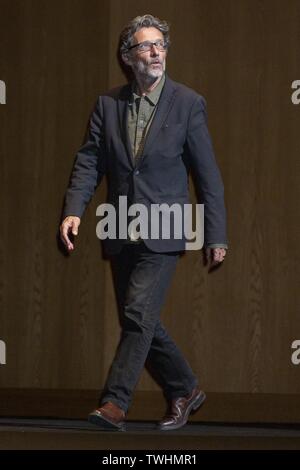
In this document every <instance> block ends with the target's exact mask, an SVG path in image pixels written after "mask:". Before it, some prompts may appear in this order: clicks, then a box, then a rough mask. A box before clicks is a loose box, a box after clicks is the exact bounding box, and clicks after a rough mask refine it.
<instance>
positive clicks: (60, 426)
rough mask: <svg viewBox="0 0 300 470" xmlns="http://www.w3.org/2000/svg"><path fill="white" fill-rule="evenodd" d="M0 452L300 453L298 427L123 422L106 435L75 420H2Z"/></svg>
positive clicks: (13, 418)
mask: <svg viewBox="0 0 300 470" xmlns="http://www.w3.org/2000/svg"><path fill="white" fill-rule="evenodd" d="M0 449H102V450H103V449H131V450H132V449H153V450H156V449H157V450H159V449H199V450H200V449H300V426H299V424H298V425H293V424H290V425H288V424H285V425H282V424H265V425H264V424H252V423H251V424H242V425H241V424H236V425H235V424H232V423H230V424H226V423H189V424H187V425H186V426H184V427H183V428H181V429H178V430H175V431H159V430H158V429H156V422H150V421H144V422H141V421H127V424H126V431H107V430H103V429H101V428H99V427H97V426H95V425H92V424H90V423H89V422H87V421H85V420H78V419H74V420H72V419H53V418H16V417H12V418H9V417H5V418H0Z"/></svg>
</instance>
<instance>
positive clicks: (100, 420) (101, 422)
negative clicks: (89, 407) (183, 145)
mask: <svg viewBox="0 0 300 470" xmlns="http://www.w3.org/2000/svg"><path fill="white" fill-rule="evenodd" d="M88 422H89V423H92V424H95V425H96V426H98V427H101V428H102V429H105V430H109V431H125V430H126V427H125V423H124V422H121V423H119V424H115V423H112V422H111V421H109V420H108V419H106V418H105V417H104V416H102V415H98V414H96V413H91V414H89V416H88Z"/></svg>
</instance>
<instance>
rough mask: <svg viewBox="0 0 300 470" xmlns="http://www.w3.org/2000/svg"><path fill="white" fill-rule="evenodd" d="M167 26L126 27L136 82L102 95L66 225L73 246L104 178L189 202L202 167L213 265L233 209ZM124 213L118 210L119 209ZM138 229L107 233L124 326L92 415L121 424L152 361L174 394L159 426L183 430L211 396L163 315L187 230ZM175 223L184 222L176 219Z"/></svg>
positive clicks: (126, 191) (140, 198)
mask: <svg viewBox="0 0 300 470" xmlns="http://www.w3.org/2000/svg"><path fill="white" fill-rule="evenodd" d="M169 43H170V41H169V27H168V24H167V23H166V22H165V21H161V20H159V19H158V18H155V17H153V16H152V15H144V16H139V17H137V18H134V19H133V20H132V21H131V22H130V23H129V24H128V25H127V26H126V28H125V29H124V30H123V31H122V33H121V36H120V55H121V58H122V60H123V61H124V63H125V64H126V65H127V66H128V67H130V69H131V71H132V72H133V74H134V79H133V80H132V81H131V83H129V84H127V85H125V86H122V87H118V88H115V89H113V90H110V91H108V92H107V93H106V94H104V95H102V96H100V97H99V99H98V101H97V103H96V106H95V109H94V111H93V113H92V116H91V119H90V126H89V132H88V136H87V140H86V142H85V144H84V145H83V146H82V147H81V149H80V150H79V152H78V154H77V156H76V159H75V164H74V168H73V172H72V176H71V181H70V185H69V188H68V190H67V193H66V200H65V206H64V213H63V221H62V224H61V227H60V232H61V238H62V241H63V242H64V244H65V246H66V248H67V250H68V251H70V252H71V251H72V250H74V243H73V242H72V240H71V239H70V233H72V234H73V235H77V234H78V227H79V224H80V220H81V216H82V214H83V212H84V210H85V208H86V206H87V204H88V202H89V200H90V198H91V197H92V195H93V194H94V191H95V189H96V187H97V186H98V184H99V183H100V181H101V178H102V177H103V175H104V174H106V175H107V178H108V190H109V194H108V201H109V202H110V203H111V204H113V205H114V206H117V200H118V198H119V196H126V197H127V199H128V202H129V203H130V204H132V203H142V204H143V205H144V206H145V207H146V208H150V206H151V205H153V204H157V203H166V204H168V205H172V204H173V203H178V204H179V206H180V207H181V208H182V207H183V205H184V204H187V203H188V202H189V191H188V175H189V171H190V169H191V170H192V171H193V173H194V176H195V182H196V186H197V189H198V191H199V193H200V197H201V202H202V203H204V247H205V253H206V256H207V259H208V260H210V265H211V266H215V265H217V264H218V263H221V262H222V261H223V260H224V257H225V253H226V248H227V238H226V220H225V219H226V212H225V205H224V197H223V183H222V180H221V176H220V172H219V170H218V167H217V164H216V161H215V157H214V153H213V148H212V144H211V140H210V136H209V133H208V130H207V125H206V103H205V100H204V98H203V97H202V96H200V95H198V94H197V93H196V92H195V91H193V90H191V89H190V88H188V87H186V86H184V85H182V84H179V83H176V82H174V81H173V80H171V79H170V78H169V77H168V76H167V75H166V73H165V69H166V56H167V51H168V46H169ZM119 215H120V214H119ZM175 225H176V221H175V222H174V223H173V226H172V229H171V231H170V237H169V238H168V239H166V238H164V237H162V234H161V232H159V235H158V237H153V238H151V237H149V238H147V237H144V238H143V239H142V238H141V237H138V236H137V232H136V231H134V230H132V227H131V228H130V227H128V232H129V235H128V237H127V239H120V238H118V237H117V238H116V239H112V238H111V239H109V238H107V239H106V240H104V245H105V249H106V252H107V253H108V254H109V255H110V256H111V260H112V269H113V275H114V280H115V286H116V294H117V300H118V306H119V309H120V313H121V326H122V335H121V339H120V343H119V345H118V348H117V351H116V355H115V358H114V360H113V363H112V366H111V369H110V371H109V374H108V377H107V381H106V384H105V387H104V390H103V393H102V396H101V398H100V407H99V408H97V409H96V410H94V411H93V412H92V413H91V414H90V415H89V420H90V421H91V422H93V423H95V424H98V425H100V426H102V427H104V428H107V429H114V430H124V429H125V417H126V413H127V411H128V408H129V406H130V404H131V400H132V395H133V391H134V388H135V386H136V384H137V382H138V380H139V377H140V374H141V372H142V370H143V367H144V365H145V362H146V360H147V363H149V365H150V367H151V368H152V369H153V370H154V371H155V373H156V374H157V377H158V380H159V383H160V384H161V385H162V388H163V390H164V393H165V396H166V398H167V400H168V403H169V409H168V412H167V414H166V415H165V416H164V418H163V419H162V420H161V421H160V423H159V425H158V426H159V429H161V430H170V429H178V428H180V427H181V426H183V425H184V424H185V423H186V422H187V420H188V417H189V414H190V413H191V412H192V411H195V410H196V409H198V408H199V407H200V405H201V404H202V403H203V401H204V400H205V393H204V392H203V391H202V390H201V389H200V387H199V383H198V380H197V378H196V376H195V375H194V373H193V371H192V369H191V367H190V365H189V364H188V362H187V361H186V360H185V358H184V357H183V355H182V353H181V351H180V350H179V349H178V347H177V346H176V344H175V343H174V341H173V340H172V339H171V338H170V336H169V335H168V333H167V331H166V330H165V328H164V326H163V325H162V323H161V321H160V311H161V308H162V305H163V301H164V298H165V295H166V292H167V288H168V286H169V284H170V281H171V277H172V274H173V273H174V270H175V266H176V262H177V260H178V257H179V255H180V254H181V253H182V252H184V250H185V246H186V245H185V237H184V236H182V237H181V238H178V237H176V236H175V234H174V233H175V229H176V227H175ZM177 228H178V227H177Z"/></svg>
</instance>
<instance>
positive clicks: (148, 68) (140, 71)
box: [133, 59, 166, 83]
mask: <svg viewBox="0 0 300 470" xmlns="http://www.w3.org/2000/svg"><path fill="white" fill-rule="evenodd" d="M156 61H157V62H159V65H152V64H153V62H156ZM165 68H166V59H164V60H163V61H161V60H158V59H153V60H152V61H150V62H148V63H145V62H143V61H142V60H137V61H136V62H135V64H134V65H133V71H134V74H135V75H138V76H139V77H141V79H142V80H143V81H145V82H148V83H151V82H154V81H155V80H156V79H157V78H159V77H161V76H162V75H163V73H164V71H165Z"/></svg>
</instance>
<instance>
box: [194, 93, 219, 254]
mask: <svg viewBox="0 0 300 470" xmlns="http://www.w3.org/2000/svg"><path fill="white" fill-rule="evenodd" d="M186 148H187V153H188V158H189V162H190V166H191V170H192V172H193V174H194V177H195V183H196V187H197V192H198V195H199V196H200V201H199V202H200V203H202V204H204V247H208V246H223V247H226V248H227V246H228V242H227V233H226V208H225V203H224V186H223V181H222V178H221V174H220V171H219V168H218V165H217V162H216V158H215V155H214V150H213V145H212V141H211V137H210V134H209V131H208V128H207V110H206V101H205V99H204V98H203V96H201V95H198V96H197V98H196V99H195V101H194V103H193V105H192V108H191V112H190V116H189V122H188V129H187V138H186Z"/></svg>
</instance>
